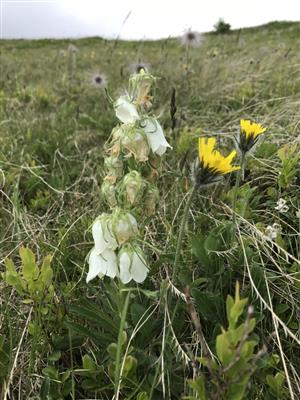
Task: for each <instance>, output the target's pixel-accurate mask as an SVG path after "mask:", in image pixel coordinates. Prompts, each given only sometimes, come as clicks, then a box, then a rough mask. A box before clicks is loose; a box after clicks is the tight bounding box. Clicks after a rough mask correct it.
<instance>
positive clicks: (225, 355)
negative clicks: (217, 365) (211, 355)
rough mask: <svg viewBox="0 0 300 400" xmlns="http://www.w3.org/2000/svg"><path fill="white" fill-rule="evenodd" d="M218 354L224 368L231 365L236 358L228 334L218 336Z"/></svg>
mask: <svg viewBox="0 0 300 400" xmlns="http://www.w3.org/2000/svg"><path fill="white" fill-rule="evenodd" d="M216 352H217V356H218V357H219V360H220V361H221V363H222V365H223V367H226V366H227V365H229V364H230V363H231V362H232V361H233V360H234V358H235V351H234V348H232V347H231V343H230V340H229V334H228V332H223V333H221V335H218V336H217V339H216Z"/></svg>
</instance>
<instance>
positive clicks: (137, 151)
mask: <svg viewBox="0 0 300 400" xmlns="http://www.w3.org/2000/svg"><path fill="white" fill-rule="evenodd" d="M121 142H122V146H123V148H124V149H126V150H127V151H128V153H129V155H133V156H134V158H135V160H136V161H138V162H145V161H147V160H148V156H149V153H150V147H149V144H148V140H147V136H146V134H145V133H144V132H143V130H141V129H137V128H135V127H131V129H128V130H127V131H126V132H124V135H123V137H122V139H121Z"/></svg>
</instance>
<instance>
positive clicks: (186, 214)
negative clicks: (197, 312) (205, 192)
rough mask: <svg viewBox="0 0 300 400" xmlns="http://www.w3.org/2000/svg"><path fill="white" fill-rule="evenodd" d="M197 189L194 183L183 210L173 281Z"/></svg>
mask: <svg viewBox="0 0 300 400" xmlns="http://www.w3.org/2000/svg"><path fill="white" fill-rule="evenodd" d="M195 191H196V185H194V186H193V188H192V189H191V191H190V194H189V196H188V199H187V202H186V205H185V207H184V211H183V216H182V220H181V224H180V230H179V236H178V241H177V246H176V253H175V260H174V267H173V274H172V281H173V282H174V280H175V277H176V272H177V268H178V261H179V257H180V252H181V247H182V240H183V235H184V229H185V225H186V222H187V219H188V215H189V211H190V208H191V204H192V200H193V197H194V193H195Z"/></svg>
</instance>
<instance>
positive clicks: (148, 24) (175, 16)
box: [0, 0, 300, 39]
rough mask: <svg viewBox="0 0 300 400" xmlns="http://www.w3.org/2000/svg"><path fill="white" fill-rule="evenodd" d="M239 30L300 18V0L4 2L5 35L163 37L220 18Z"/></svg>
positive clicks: (0, 10)
mask: <svg viewBox="0 0 300 400" xmlns="http://www.w3.org/2000/svg"><path fill="white" fill-rule="evenodd" d="M221 17H222V18H224V19H225V21H226V22H229V23H230V24H231V26H232V27H233V28H240V27H245V26H255V25H260V24H263V23H266V22H270V21H274V20H281V21H282V20H290V21H299V20H300V0H148V1H147V0H0V36H1V38H61V37H80V36H103V37H107V38H116V37H117V36H119V37H120V38H122V39H144V38H146V39H157V38H163V37H168V36H179V35H181V34H182V33H183V32H184V31H185V30H187V29H189V28H191V29H193V30H195V31H199V32H205V31H210V30H212V29H213V25H214V24H215V23H216V21H217V20H218V19H219V18H221Z"/></svg>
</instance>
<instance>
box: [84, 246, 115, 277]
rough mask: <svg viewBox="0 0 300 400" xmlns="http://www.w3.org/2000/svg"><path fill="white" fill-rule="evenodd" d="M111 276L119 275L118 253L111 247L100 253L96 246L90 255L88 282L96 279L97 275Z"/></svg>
mask: <svg viewBox="0 0 300 400" xmlns="http://www.w3.org/2000/svg"><path fill="white" fill-rule="evenodd" d="M98 275H100V277H102V276H105V275H106V276H109V277H110V278H114V277H115V276H116V275H118V263H117V256H116V253H115V252H114V251H113V250H111V249H106V250H104V251H103V252H102V253H101V254H99V253H98V252H97V250H96V248H95V247H94V248H93V249H92V251H91V252H90V256H89V272H88V274H87V277H86V282H87V283H88V282H89V281H90V280H92V279H94V278H95V277H96V276H98Z"/></svg>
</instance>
